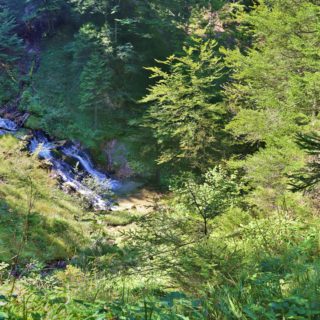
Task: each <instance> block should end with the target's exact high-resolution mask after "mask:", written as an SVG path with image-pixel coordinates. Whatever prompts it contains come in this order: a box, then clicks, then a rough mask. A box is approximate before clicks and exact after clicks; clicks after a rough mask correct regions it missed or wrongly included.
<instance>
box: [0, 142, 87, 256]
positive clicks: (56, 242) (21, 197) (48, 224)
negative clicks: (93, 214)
mask: <svg viewBox="0 0 320 320" xmlns="http://www.w3.org/2000/svg"><path fill="white" fill-rule="evenodd" d="M22 148H23V142H21V141H18V140H17V139H15V138H14V137H11V136H2V137H0V163H1V166H0V261H9V260H10V259H12V257H13V256H14V255H15V254H16V252H17V250H18V248H19V246H20V245H21V241H25V242H26V243H25V245H24V248H23V250H22V251H23V252H22V256H21V258H22V259H23V260H27V261H28V260H30V259H37V260H39V261H51V260H57V259H68V258H71V257H72V256H73V255H74V254H75V252H77V251H79V250H81V249H82V248H83V247H84V245H85V243H86V241H87V238H86V234H87V233H88V230H87V228H88V226H87V225H86V224H84V223H81V222H78V221H77V220H76V219H75V217H77V216H79V215H83V214H84V212H83V209H82V208H81V207H80V205H79V204H78V203H77V202H76V201H75V200H74V198H72V197H71V196H70V195H66V194H65V193H64V192H62V191H61V190H59V188H58V186H57V182H56V180H55V179H53V178H51V177H50V174H49V172H48V171H47V170H46V169H43V168H42V167H41V162H40V161H39V160H38V159H36V158H35V157H33V156H29V155H28V154H27V153H26V152H23V151H21V149H22ZM31 189H32V193H33V196H31ZM30 199H32V202H33V203H32V205H31V211H30V213H29V214H28V211H29V207H30ZM23 238H24V239H25V240H23Z"/></svg>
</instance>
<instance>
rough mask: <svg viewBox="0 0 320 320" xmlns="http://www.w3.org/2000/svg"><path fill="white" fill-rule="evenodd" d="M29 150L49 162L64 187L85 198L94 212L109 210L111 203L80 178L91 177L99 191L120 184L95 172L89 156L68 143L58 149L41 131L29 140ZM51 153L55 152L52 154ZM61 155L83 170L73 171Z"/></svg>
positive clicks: (114, 187) (112, 188) (113, 187)
mask: <svg viewBox="0 0 320 320" xmlns="http://www.w3.org/2000/svg"><path fill="white" fill-rule="evenodd" d="M29 150H30V152H31V153H37V155H38V156H39V157H40V158H42V159H46V160H49V161H50V162H51V163H52V168H53V170H54V171H55V172H56V173H57V174H58V176H59V177H60V178H61V180H62V181H63V183H64V185H65V186H67V187H70V188H72V189H74V190H75V191H77V192H78V193H79V194H81V195H83V196H85V197H86V198H87V199H88V200H89V201H90V202H91V203H92V205H93V207H94V208H95V209H96V210H107V209H109V208H110V205H111V202H110V201H108V200H104V199H103V197H102V196H101V195H99V194H97V193H96V192H95V191H93V190H91V189H90V188H89V187H87V186H86V185H85V184H84V183H83V182H82V178H81V176H90V177H92V178H93V179H95V181H96V182H97V183H98V184H99V187H100V188H99V189H101V190H104V191H106V192H108V191H109V190H115V189H116V188H118V187H119V186H120V183H119V182H118V181H115V180H111V179H110V177H108V176H107V175H106V174H104V173H102V172H100V171H98V170H96V169H95V168H94V166H93V163H92V162H91V160H90V157H89V155H88V154H87V153H85V152H84V151H83V150H81V149H80V148H79V147H77V146H76V145H75V144H71V143H69V145H68V146H67V147H58V146H57V145H56V144H55V143H54V142H52V141H50V140H49V138H48V137H47V136H46V135H45V134H43V133H42V132H41V131H36V132H34V135H33V137H32V139H31V140H30V144H29ZM53 151H56V152H55V153H53ZM60 152H61V153H60ZM59 153H60V156H59ZM62 155H64V156H66V157H68V158H73V159H75V160H76V161H78V162H79V163H80V164H81V166H82V168H83V170H81V169H80V170H79V169H78V170H75V168H73V167H72V166H71V165H70V164H68V163H67V162H66V161H64V160H63V159H62ZM76 171H77V172H76Z"/></svg>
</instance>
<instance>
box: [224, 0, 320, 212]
mask: <svg viewBox="0 0 320 320" xmlns="http://www.w3.org/2000/svg"><path fill="white" fill-rule="evenodd" d="M239 12H240V11H239ZM319 13H320V9H319V6H318V5H317V4H315V3H314V2H313V1H309V0H303V1H297V0H294V1H291V0H290V1H289V0H280V1H278V0H262V1H259V2H257V3H256V5H255V6H254V7H253V8H252V10H250V11H246V10H243V11H241V12H240V13H239V15H238V16H237V19H238V20H237V21H238V23H240V26H239V28H241V30H242V32H243V33H244V35H245V36H246V37H248V38H250V39H251V45H250V47H245V48H244V47H238V48H235V49H233V50H231V49H229V50H223V52H224V54H225V56H226V58H225V63H226V65H227V66H228V67H229V69H230V74H231V81H230V82H229V83H228V84H227V85H226V86H225V88H226V89H225V96H226V104H227V105H228V107H229V109H230V110H231V112H232V113H233V119H232V121H231V122H230V123H229V124H228V125H227V126H226V129H227V130H228V131H229V132H230V133H232V134H233V136H234V138H235V141H236V142H238V143H242V144H243V145H247V146H248V147H247V148H246V149H245V150H244V152H243V155H242V157H241V160H240V161H238V166H240V167H242V168H243V169H244V170H245V175H246V179H247V181H248V183H249V185H250V186H251V188H252V192H251V194H250V196H249V198H248V200H249V202H250V203H251V204H252V205H253V206H255V207H258V210H259V211H260V212H261V211H262V212H265V213H268V214H269V213H270V212H272V211H273V210H278V211H279V210H281V209H283V208H286V207H287V205H286V203H285V202H287V199H288V198H289V197H291V198H295V200H294V201H292V202H291V203H293V202H295V204H294V205H292V207H295V208H298V207H299V206H300V204H301V203H303V201H302V200H301V198H300V200H299V199H298V197H299V196H301V195H299V194H298V193H297V194H295V195H293V194H292V192H291V191H289V190H288V184H289V183H290V179H289V176H290V175H291V174H293V173H294V172H296V171H297V170H299V169H300V168H301V167H303V166H304V154H303V152H302V151H301V150H299V148H298V147H297V145H296V143H295V139H296V134H297V133H298V132H306V129H307V126H308V125H309V124H310V125H311V124H312V126H317V122H318V120H317V116H318V113H319V110H320V109H319V106H320V100H319V98H320V90H319V88H320V86H319V83H320V82H319V81H320V63H319V61H320V59H319V58H320V56H319V49H318V48H319V44H320V37H319V23H320V20H319V17H320V15H319ZM250 144H251V145H254V146H256V150H255V152H254V154H252V149H250V148H249V145H250ZM244 158H245V160H244ZM301 197H302V196H301Z"/></svg>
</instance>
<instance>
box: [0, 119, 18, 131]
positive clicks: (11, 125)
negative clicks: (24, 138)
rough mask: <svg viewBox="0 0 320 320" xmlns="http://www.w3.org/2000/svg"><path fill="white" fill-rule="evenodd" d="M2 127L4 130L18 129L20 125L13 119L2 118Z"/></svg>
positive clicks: (0, 123) (0, 125)
mask: <svg viewBox="0 0 320 320" xmlns="http://www.w3.org/2000/svg"><path fill="white" fill-rule="evenodd" d="M0 129H2V130H1V131H3V132H6V131H16V130H17V129H18V126H17V125H16V123H15V122H13V121H11V120H8V119H3V118H0Z"/></svg>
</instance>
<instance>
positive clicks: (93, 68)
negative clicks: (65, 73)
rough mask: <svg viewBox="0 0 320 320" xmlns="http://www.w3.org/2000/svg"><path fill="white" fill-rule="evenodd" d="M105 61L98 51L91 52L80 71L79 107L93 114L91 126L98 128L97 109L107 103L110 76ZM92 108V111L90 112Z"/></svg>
mask: <svg viewBox="0 0 320 320" xmlns="http://www.w3.org/2000/svg"><path fill="white" fill-rule="evenodd" d="M111 76H112V74H111V73H110V72H108V68H107V65H106V61H105V60H104V59H103V57H102V55H101V54H99V53H97V52H96V53H93V54H92V56H91V58H90V59H89V61H88V62H87V64H86V66H85V67H84V69H83V71H82V73H81V79H80V89H81V93H80V99H81V104H80V109H81V110H83V111H85V112H88V113H89V114H91V115H92V114H93V128H94V129H95V130H97V129H98V118H99V110H100V111H101V108H104V107H106V106H107V105H108V102H109V101H110V99H109V90H108V89H109V87H110V78H111ZM92 109H93V112H92Z"/></svg>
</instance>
